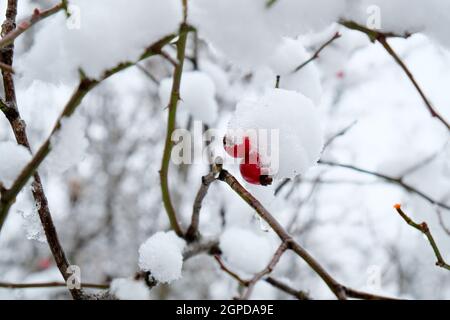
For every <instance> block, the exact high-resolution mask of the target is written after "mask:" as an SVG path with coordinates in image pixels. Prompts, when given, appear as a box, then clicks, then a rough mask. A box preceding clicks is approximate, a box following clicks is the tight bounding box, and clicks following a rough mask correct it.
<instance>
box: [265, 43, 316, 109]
mask: <svg viewBox="0 0 450 320" xmlns="http://www.w3.org/2000/svg"><path fill="white" fill-rule="evenodd" d="M311 56H312V53H309V52H307V51H306V49H305V47H304V46H303V44H302V43H301V41H299V40H294V39H290V38H284V39H283V42H282V44H281V45H280V46H279V47H278V48H277V50H276V52H275V54H274V55H273V57H272V59H271V60H270V67H271V68H272V70H273V71H274V73H275V74H274V76H272V77H271V79H270V80H271V81H272V83H273V79H275V75H279V76H280V77H281V78H280V86H279V87H280V88H281V89H287V90H295V91H298V92H301V93H302V94H304V95H305V96H307V97H308V98H310V99H311V100H312V101H314V103H315V104H316V105H318V104H320V99H321V96H322V85H321V83H320V74H319V69H318V68H317V66H316V65H315V63H314V62H310V63H308V64H307V65H305V66H304V67H302V68H301V69H300V70H298V71H296V72H294V70H296V68H297V67H298V66H300V65H301V64H302V63H304V62H305V61H307V60H308V59H310V58H311Z"/></svg>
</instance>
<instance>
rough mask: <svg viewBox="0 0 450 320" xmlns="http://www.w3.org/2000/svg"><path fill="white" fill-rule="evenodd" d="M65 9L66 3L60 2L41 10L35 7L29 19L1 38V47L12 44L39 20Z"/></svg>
mask: <svg viewBox="0 0 450 320" xmlns="http://www.w3.org/2000/svg"><path fill="white" fill-rule="evenodd" d="M63 9H64V3H62V2H61V3H59V4H57V5H55V6H54V7H52V8H50V9H46V10H43V11H40V10H39V9H34V11H33V14H32V15H31V17H29V18H28V19H26V20H24V21H22V22H20V23H19V25H18V27H17V28H16V29H14V30H13V31H11V32H9V33H8V34H7V35H5V36H4V37H3V38H2V39H1V40H0V48H4V47H6V46H9V45H11V44H12V43H14V41H15V40H16V39H17V38H18V37H19V36H20V35H21V34H22V33H24V32H25V31H27V30H28V29H30V28H31V27H32V26H34V25H35V24H36V23H38V22H39V21H41V20H43V19H45V18H47V17H50V16H52V15H54V14H55V13H57V12H59V11H61V10H63Z"/></svg>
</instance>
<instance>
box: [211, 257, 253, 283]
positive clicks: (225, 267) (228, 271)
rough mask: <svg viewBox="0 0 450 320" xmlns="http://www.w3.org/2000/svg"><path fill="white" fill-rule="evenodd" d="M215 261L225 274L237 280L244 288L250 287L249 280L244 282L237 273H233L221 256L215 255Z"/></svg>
mask: <svg viewBox="0 0 450 320" xmlns="http://www.w3.org/2000/svg"><path fill="white" fill-rule="evenodd" d="M214 259H216V261H217V263H218V264H219V266H220V269H222V270H223V271H224V272H225V273H227V274H228V275H230V276H231V277H232V278H233V279H234V280H236V281H237V282H239V284H241V285H243V286H247V285H248V280H244V279H242V278H241V277H240V276H239V275H238V274H237V273H236V272H234V271H232V270H231V269H229V268H228V267H227V266H226V265H225V263H224V262H223V260H222V258H221V257H220V255H218V254H216V255H214Z"/></svg>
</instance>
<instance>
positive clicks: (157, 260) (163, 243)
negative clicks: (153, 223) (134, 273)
mask: <svg viewBox="0 0 450 320" xmlns="http://www.w3.org/2000/svg"><path fill="white" fill-rule="evenodd" d="M185 245H186V242H185V241H184V240H183V239H181V238H179V237H178V236H177V235H176V234H175V232H173V231H170V232H157V233H155V234H154V235H153V236H151V237H150V238H149V239H147V241H145V242H144V243H143V244H142V245H141V246H140V248H139V267H140V268H141V269H142V270H143V271H150V272H151V274H152V276H153V277H154V278H155V279H156V280H157V281H159V282H163V283H170V282H172V281H174V280H177V279H179V278H180V277H181V269H182V266H183V249H184V247H185Z"/></svg>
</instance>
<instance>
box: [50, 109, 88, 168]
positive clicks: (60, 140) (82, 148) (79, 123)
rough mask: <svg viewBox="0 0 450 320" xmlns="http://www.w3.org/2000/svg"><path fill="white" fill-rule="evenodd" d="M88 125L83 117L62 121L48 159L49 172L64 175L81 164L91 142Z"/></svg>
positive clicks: (54, 137)
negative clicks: (89, 140)
mask: <svg viewBox="0 0 450 320" xmlns="http://www.w3.org/2000/svg"><path fill="white" fill-rule="evenodd" d="M85 132H86V123H85V121H84V119H83V118H82V117H81V116H78V115H73V116H71V117H70V118H64V119H62V121H61V128H60V129H59V131H57V132H56V133H55V135H54V136H53V137H52V139H51V151H50V154H49V155H48V157H47V158H46V163H45V165H46V167H47V169H48V170H51V171H52V172H56V173H63V172H65V171H67V170H69V169H70V168H72V167H73V166H75V165H77V164H78V163H79V162H81V161H82V160H83V159H84V157H85V154H86V149H87V147H88V145H89V142H88V140H87V138H86V134H85Z"/></svg>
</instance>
